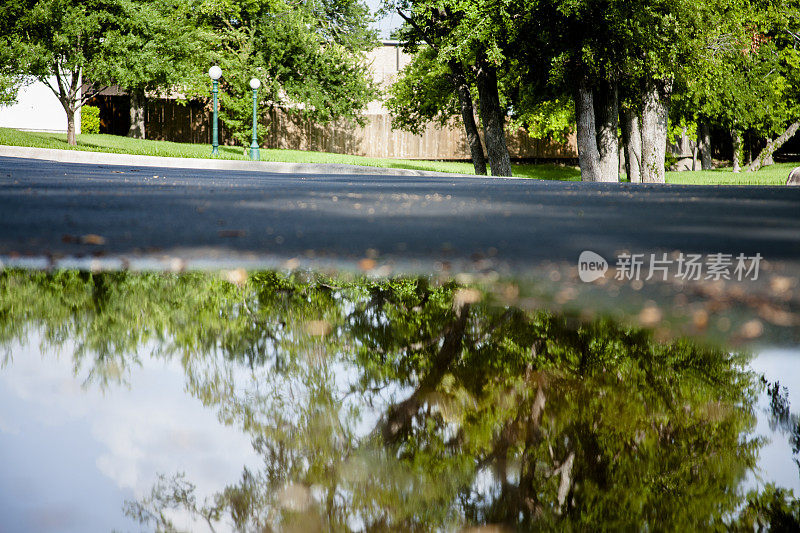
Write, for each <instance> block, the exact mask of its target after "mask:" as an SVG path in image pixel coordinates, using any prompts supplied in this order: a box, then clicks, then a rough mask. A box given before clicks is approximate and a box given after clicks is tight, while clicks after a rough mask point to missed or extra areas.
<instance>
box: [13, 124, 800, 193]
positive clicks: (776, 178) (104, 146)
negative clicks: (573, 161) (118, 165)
mask: <svg viewBox="0 0 800 533" xmlns="http://www.w3.org/2000/svg"><path fill="white" fill-rule="evenodd" d="M0 144H2V145H8V146H30V147H36V148H53V149H58V150H83V151H89V152H108V153H117V154H132V155H152V156H162V157H191V158H211V146H210V145H207V144H190V143H175V142H168V141H150V140H141V139H131V138H128V137H122V136H119V135H106V134H82V135H78V146H70V145H69V144H67V136H66V134H64V133H43V132H26V131H19V130H13V129H9V128H0ZM219 152H220V153H219V156H216V159H226V160H240V161H246V160H249V157H248V155H247V154H246V153H245V151H244V150H243V149H242V148H241V147H234V146H220V147H219ZM260 155H261V160H262V161H275V162H283V163H334V164H345V165H361V166H374V167H382V168H405V169H412V170H425V171H434V172H450V173H457V174H473V173H474V169H473V166H472V163H470V162H456V161H416V160H407V159H381V158H373V157H362V156H356V155H346V154H332V153H327V152H309V151H301V150H275V149H265V148H262V149H261V150H260ZM794 166H796V164H793V163H779V164H776V165H772V166H770V167H767V168H765V169H762V170H760V171H759V172H757V173H746V172H743V173H740V174H734V173H732V172H731V171H730V169H717V170H708V171H697V172H667V174H666V181H667V183H673V184H687V185H783V184H784V183H785V182H786V176H788V175H789V172H790V171H791V169H792V168H794ZM512 172H513V174H514V176H516V177H521V178H537V179H544V180H559V181H580V171H579V170H578V169H577V168H576V167H572V166H566V165H555V164H536V165H534V164H526V163H514V164H513V165H512Z"/></svg>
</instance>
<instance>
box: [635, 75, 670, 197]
mask: <svg viewBox="0 0 800 533" xmlns="http://www.w3.org/2000/svg"><path fill="white" fill-rule="evenodd" d="M671 89H672V83H671V82H670V81H665V80H657V81H655V82H651V83H650V86H649V87H648V88H647V89H646V91H645V94H644V108H643V110H642V182H643V183H664V162H665V159H666V153H667V121H668V115H669V100H670V95H671V92H672V91H671Z"/></svg>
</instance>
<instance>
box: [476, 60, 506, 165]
mask: <svg viewBox="0 0 800 533" xmlns="http://www.w3.org/2000/svg"><path fill="white" fill-rule="evenodd" d="M475 81H476V83H477V86H478V98H479V100H480V112H481V122H483V135H484V139H485V142H486V152H487V154H488V156H489V167H490V168H491V170H492V176H510V175H511V157H510V156H509V155H508V146H506V132H505V128H504V126H505V124H504V122H505V120H504V119H505V116H504V113H503V111H502V109H501V107H500V95H499V93H498V90H497V71H496V70H495V68H494V67H492V66H491V65H489V64H488V63H486V61H485V60H481V61H479V62H478V70H477V72H476V80H475Z"/></svg>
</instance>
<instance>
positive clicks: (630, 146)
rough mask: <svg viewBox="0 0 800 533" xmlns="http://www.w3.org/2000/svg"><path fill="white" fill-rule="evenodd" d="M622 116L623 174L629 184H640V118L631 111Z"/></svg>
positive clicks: (624, 111) (625, 111)
mask: <svg viewBox="0 0 800 533" xmlns="http://www.w3.org/2000/svg"><path fill="white" fill-rule="evenodd" d="M621 115H622V139H623V143H624V144H625V172H626V173H627V174H628V181H630V182H631V183H641V182H642V128H641V124H640V122H641V117H640V116H639V115H638V114H637V113H636V112H635V111H634V110H632V109H625V110H623V111H622V113H621Z"/></svg>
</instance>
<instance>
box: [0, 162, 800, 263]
mask: <svg viewBox="0 0 800 533" xmlns="http://www.w3.org/2000/svg"><path fill="white" fill-rule="evenodd" d="M583 250H593V251H595V252H598V253H600V254H601V255H604V256H606V257H609V256H613V255H614V254H616V253H618V252H619V251H621V250H627V251H631V252H634V253H636V252H651V251H657V250H662V251H673V250H680V251H683V252H695V253H705V254H710V253H717V252H720V253H732V254H739V253H744V254H747V255H754V254H756V253H760V254H761V255H762V256H763V257H764V258H765V259H767V260H771V261H777V262H790V263H792V262H797V261H798V260H800V187H746V186H742V187H729V186H725V187H709V186H674V185H673V186H656V185H630V184H599V183H574V182H552V181H535V180H524V179H500V178H478V177H468V176H464V177H443V176H436V177H430V176H424V177H420V176H385V175H352V176H348V175H314V174H305V175H287V174H271V173H261V172H244V171H224V170H189V169H175V168H146V167H126V166H111V165H97V164H73V163H57V162H49V161H39V160H30V159H19V158H3V157H0V257H5V258H6V260H8V258H18V257H27V256H53V255H55V256H57V257H59V256H70V257H75V256H78V257H80V256H83V257H90V256H105V257H117V256H125V257H145V256H148V255H171V256H175V257H184V258H187V259H188V260H203V259H207V260H211V261H214V260H220V259H222V258H228V259H234V260H235V259H236V258H249V259H251V260H253V259H256V260H265V261H282V260H287V259H291V258H300V259H311V260H313V261H315V262H317V263H318V264H327V263H331V264H336V263H337V262H338V263H341V262H345V263H347V262H353V261H355V262H357V261H359V260H362V259H364V258H373V259H376V260H377V262H378V263H381V262H388V263H392V264H396V265H400V264H406V265H412V264H416V265H419V266H421V267H422V268H425V265H426V264H430V262H431V261H435V262H444V263H445V264H448V263H452V264H454V265H459V264H461V265H470V264H480V262H481V261H485V260H491V261H494V262H497V263H498V264H502V265H504V268H506V269H507V270H510V271H513V272H524V271H525V270H526V269H529V268H533V267H535V266H537V265H541V264H542V263H544V262H549V261H568V262H572V263H574V262H575V261H576V260H577V257H578V255H579V254H580V252H581V251H583ZM355 264H357V263H355Z"/></svg>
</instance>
